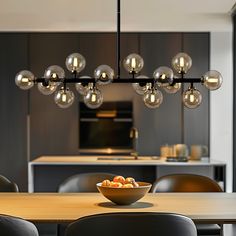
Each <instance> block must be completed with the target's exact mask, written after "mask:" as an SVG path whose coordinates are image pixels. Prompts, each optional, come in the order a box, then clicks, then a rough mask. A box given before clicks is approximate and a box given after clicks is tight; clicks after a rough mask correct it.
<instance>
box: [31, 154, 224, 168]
mask: <svg viewBox="0 0 236 236" xmlns="http://www.w3.org/2000/svg"><path fill="white" fill-rule="evenodd" d="M111 158H113V159H111ZM29 165H131V166H132V165H133V166H224V165H226V163H224V162H221V161H217V160H212V159H209V158H204V159H202V160H200V161H194V160H189V161H188V162H167V161H166V158H160V157H157V156H139V157H138V160H135V159H134V157H132V156H114V155H112V156H111V155H110V156H98V155H97V156H96V155H93V156H41V157H38V158H37V159H35V160H33V161H31V162H29Z"/></svg>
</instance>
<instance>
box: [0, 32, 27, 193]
mask: <svg viewBox="0 0 236 236" xmlns="http://www.w3.org/2000/svg"><path fill="white" fill-rule="evenodd" d="M27 40H28V36H27V34H24V33H21V34H18V33H1V34H0V52H1V53H0V71H1V93H0V129H1V142H0V171H1V172H0V174H1V175H4V176H6V177H7V178H9V179H10V180H11V181H14V182H16V183H17V184H18V185H19V188H20V190H21V191H26V190H27V163H28V160H27V141H28V140H27V128H28V127H27V118H28V92H27V91H22V90H20V89H19V88H17V87H16V85H15V80H14V78H15V75H16V73H18V72H19V71H20V70H23V69H27V68H28V62H29V61H28V57H27V52H28V46H27V42H28V41H27Z"/></svg>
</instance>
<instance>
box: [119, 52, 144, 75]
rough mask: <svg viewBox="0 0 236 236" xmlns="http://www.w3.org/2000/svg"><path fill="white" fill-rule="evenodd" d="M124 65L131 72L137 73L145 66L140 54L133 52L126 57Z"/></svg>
mask: <svg viewBox="0 0 236 236" xmlns="http://www.w3.org/2000/svg"><path fill="white" fill-rule="evenodd" d="M123 66H124V68H125V69H126V71H128V72H129V73H130V74H131V73H135V74H137V73H139V72H140V71H141V70H142V68H143V66H144V61H143V58H142V57H141V56H140V55H138V54H136V53H132V54H130V55H128V56H127V57H126V58H125V59H124V61H123Z"/></svg>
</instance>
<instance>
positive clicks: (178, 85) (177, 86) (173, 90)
mask: <svg viewBox="0 0 236 236" xmlns="http://www.w3.org/2000/svg"><path fill="white" fill-rule="evenodd" d="M163 89H164V90H165V92H167V93H171V94H174V93H177V92H178V91H179V90H180V89H181V83H175V84H173V85H169V86H167V87H164V88H163Z"/></svg>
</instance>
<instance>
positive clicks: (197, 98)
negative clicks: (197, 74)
mask: <svg viewBox="0 0 236 236" xmlns="http://www.w3.org/2000/svg"><path fill="white" fill-rule="evenodd" d="M201 102H202V95H201V93H200V92H199V91H198V90H197V89H195V88H189V89H188V90H186V91H185V92H184V93H183V103H184V105H185V106H186V107H188V108H196V107H198V106H199V105H200V104H201Z"/></svg>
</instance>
